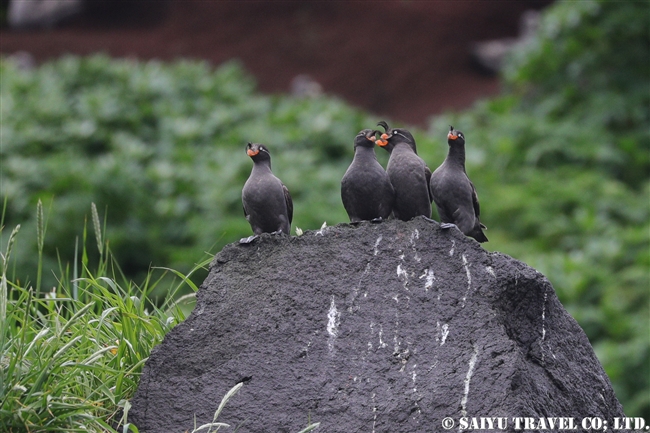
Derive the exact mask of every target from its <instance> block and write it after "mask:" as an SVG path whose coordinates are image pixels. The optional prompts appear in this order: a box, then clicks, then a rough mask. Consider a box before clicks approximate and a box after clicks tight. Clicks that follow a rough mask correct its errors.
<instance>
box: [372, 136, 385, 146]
mask: <svg viewBox="0 0 650 433" xmlns="http://www.w3.org/2000/svg"><path fill="white" fill-rule="evenodd" d="M383 135H386V134H383ZM383 135H382V137H383ZM375 144H376V145H377V146H381V147H384V146H386V145H387V144H388V141H387V140H384V139H379V140H376V141H375Z"/></svg>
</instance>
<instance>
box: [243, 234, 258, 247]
mask: <svg viewBox="0 0 650 433" xmlns="http://www.w3.org/2000/svg"><path fill="white" fill-rule="evenodd" d="M257 238H259V236H258V235H253V236H249V237H247V238H241V239H240V240H239V243H240V244H243V245H246V244H250V243H251V242H253V241H254V240H255V239H257Z"/></svg>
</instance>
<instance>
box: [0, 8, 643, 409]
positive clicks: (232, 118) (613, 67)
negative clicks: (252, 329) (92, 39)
mask: <svg viewBox="0 0 650 433" xmlns="http://www.w3.org/2000/svg"><path fill="white" fill-rule="evenodd" d="M0 73H1V88H0V97H1V100H2V106H1V109H0V116H1V131H0V132H1V140H2V145H1V146H0V164H1V165H0V182H1V192H2V195H3V197H4V198H5V199H6V201H5V206H6V209H5V213H4V214H5V220H4V224H5V225H6V226H8V227H9V228H11V227H13V226H14V225H16V224H21V225H22V230H21V233H20V236H21V238H23V240H22V241H21V242H18V243H16V247H15V250H14V262H13V266H12V270H11V272H12V274H13V275H12V277H13V278H16V279H18V280H20V281H32V282H33V281H35V280H36V276H35V275H36V264H37V260H38V257H37V252H36V211H35V209H36V203H37V201H38V200H39V199H41V200H42V201H43V202H44V203H45V206H46V209H48V208H49V209H50V210H49V212H46V218H47V237H46V240H45V249H44V251H45V252H44V264H45V266H44V268H45V269H46V271H45V272H44V275H43V287H42V288H41V290H42V291H48V290H49V289H50V288H51V287H52V286H55V285H56V284H57V283H56V278H57V275H60V267H63V268H65V267H66V266H70V264H71V262H72V260H73V258H74V257H75V256H74V251H75V247H76V245H78V244H79V243H80V242H82V240H81V239H80V237H81V236H82V233H83V227H84V224H85V221H86V220H87V218H88V216H89V214H90V205H91V203H95V204H96V205H97V207H98V209H99V211H100V213H101V214H102V215H103V217H104V218H105V220H106V228H107V236H108V239H109V242H110V248H111V250H112V252H113V253H114V254H115V256H116V257H117V259H118V260H119V261H120V266H121V268H122V270H123V271H124V273H125V274H126V275H127V276H129V277H130V278H133V279H135V280H137V279H138V278H143V277H144V275H145V274H146V273H147V271H148V269H149V268H150V267H151V266H167V267H171V268H173V269H177V270H179V271H180V272H183V273H186V272H188V271H189V270H190V269H191V268H192V267H193V266H194V264H195V263H197V262H199V261H200V260H201V258H202V257H204V254H205V253H206V252H208V253H212V254H213V253H216V252H218V251H219V250H220V249H221V247H222V246H223V245H225V244H227V243H230V242H233V241H235V240H237V239H239V238H241V237H244V236H248V235H249V234H250V227H249V226H248V223H247V222H246V221H245V219H244V218H243V212H242V208H241V196H240V194H241V187H242V186H243V184H244V182H245V180H246V178H247V177H248V174H249V173H250V168H251V161H250V159H249V158H248V157H247V156H246V154H245V151H244V145H245V143H246V142H247V141H256V142H262V143H265V144H267V145H268V146H269V147H270V149H271V153H272V157H273V169H274V171H275V173H276V174H277V175H278V176H279V177H280V178H281V179H282V180H283V181H284V183H285V184H286V185H287V186H288V188H289V189H290V191H291V193H292V196H293V199H294V203H295V215H294V224H293V227H294V228H295V227H300V228H302V229H317V228H319V227H320V226H321V224H322V223H323V222H324V221H327V223H328V224H330V225H331V224H336V223H339V222H346V221H347V216H346V213H345V210H344V209H343V206H342V204H341V201H340V193H339V186H340V179H341V177H342V175H343V173H344V172H345V170H346V168H347V166H348V164H349V163H350V161H351V158H352V153H353V152H352V140H353V138H354V136H355V135H356V133H357V132H358V131H359V130H361V129H364V128H369V127H370V128H372V127H374V125H375V124H376V123H377V121H378V120H380V119H378V118H376V117H374V116H372V115H371V114H369V113H364V112H361V111H359V110H357V109H355V108H352V107H351V106H349V105H347V104H346V103H345V102H343V101H341V100H338V99H336V98H332V97H327V96H323V97H318V98H296V97H291V96H285V95H274V96H268V95H262V94H260V93H258V92H256V90H255V82H254V80H253V79H252V77H251V76H249V75H248V74H247V73H246V71H244V70H243V69H242V68H241V66H240V65H239V64H238V63H237V62H231V63H228V64H224V65H221V66H220V67H218V68H217V69H213V68H212V67H210V66H209V65H208V64H207V63H201V62H196V61H191V62H190V61H181V62H177V63H173V64H164V63H161V62H155V61H150V62H137V61H131V60H114V59H110V58H108V57H106V56H92V57H87V58H78V57H67V58H62V59H60V60H57V61H54V62H50V63H47V64H44V65H42V66H40V67H38V68H37V69H34V70H30V71H23V70H19V69H18V68H17V66H16V65H14V64H13V63H12V62H11V61H8V60H6V59H5V60H3V61H2V62H1V63H0ZM504 87H505V91H504V94H503V96H501V97H499V98H496V99H492V100H488V101H483V102H481V103H478V104H477V105H476V106H475V107H474V108H473V109H471V110H468V111H466V112H463V113H449V114H446V115H443V116H439V117H436V118H433V119H431V122H430V124H429V126H428V128H427V129H426V130H423V129H416V128H413V129H412V131H413V133H414V135H415V137H416V139H417V142H418V150H419V153H420V155H421V156H422V157H423V158H424V159H425V160H426V161H427V162H428V164H429V166H430V167H432V169H435V167H437V165H438V164H440V163H441V162H442V160H443V159H444V157H445V155H446V151H447V144H446V131H447V129H448V125H449V124H453V125H454V126H455V127H457V128H458V129H460V130H462V131H463V132H464V133H465V136H466V138H467V154H468V156H467V157H468V161H467V169H468V173H469V175H470V177H471V178H472V180H473V182H474V184H475V185H476V187H477V190H478V193H479V197H480V199H481V205H482V214H483V215H482V220H483V222H484V223H485V224H486V225H487V226H488V227H489V228H490V229H489V232H488V236H489V238H490V242H489V243H488V244H485V245H484V246H485V247H486V248H487V249H489V250H492V251H501V252H504V253H507V254H509V255H511V256H513V257H515V258H517V259H520V260H522V261H524V262H526V263H528V264H529V265H531V266H533V267H535V268H537V269H538V270H540V271H541V272H542V273H544V274H545V275H546V276H547V277H548V278H549V279H550V280H551V282H552V283H553V285H554V287H555V289H556V291H557V292H558V295H559V297H560V299H561V300H562V302H563V304H564V305H565V306H566V308H567V309H568V310H569V312H570V313H571V314H572V315H573V317H575V318H576V320H577V321H578V322H579V323H580V325H581V326H582V327H583V328H584V330H585V331H586V333H587V335H588V336H589V339H590V341H591V342H592V344H593V345H594V348H595V350H596V353H597V355H598V358H599V359H600V360H601V362H602V363H603V365H604V367H605V369H606V371H607V373H608V375H609V377H610V379H611V380H612V382H613V384H614V387H615V390H616V393H617V396H618V398H619V399H620V400H621V402H622V403H623V405H624V409H625V412H626V414H627V415H628V416H642V417H645V418H646V419H650V180H649V179H650V176H649V174H650V14H649V13H648V5H647V3H646V2H606V1H581V2H573V1H565V2H558V3H556V4H554V5H553V6H552V7H550V8H548V9H547V11H546V12H545V14H544V17H543V20H542V23H541V28H540V30H539V32H538V34H537V36H536V37H535V38H533V39H531V40H529V41H527V42H526V43H525V44H523V45H521V46H519V47H518V48H517V50H516V51H515V52H514V53H513V55H512V56H511V57H510V59H509V60H508V62H507V65H506V71H505V73H504ZM387 120H388V121H389V123H390V119H387ZM407 126H408V125H407ZM378 156H379V157H380V161H382V162H383V163H385V162H386V160H387V155H386V153H385V152H382V151H378ZM434 217H436V216H435V215H434ZM5 232H6V231H5ZM5 232H3V239H2V241H3V243H4V242H6V239H4V237H6V236H5V235H4V233H5ZM28 236H32V237H33V239H27V238H28ZM2 249H3V250H4V244H3V245H2ZM48 269H51V271H47V270H48ZM205 276H206V274H205V273H203V274H196V280H197V282H201V281H202V279H203V278H205Z"/></svg>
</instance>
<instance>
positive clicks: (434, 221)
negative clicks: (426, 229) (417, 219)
mask: <svg viewBox="0 0 650 433" xmlns="http://www.w3.org/2000/svg"><path fill="white" fill-rule="evenodd" d="M422 218H424V220H425V221H429V222H430V223H437V222H438V221H436V220H434V219H433V218H429V217H425V216H423V217H422Z"/></svg>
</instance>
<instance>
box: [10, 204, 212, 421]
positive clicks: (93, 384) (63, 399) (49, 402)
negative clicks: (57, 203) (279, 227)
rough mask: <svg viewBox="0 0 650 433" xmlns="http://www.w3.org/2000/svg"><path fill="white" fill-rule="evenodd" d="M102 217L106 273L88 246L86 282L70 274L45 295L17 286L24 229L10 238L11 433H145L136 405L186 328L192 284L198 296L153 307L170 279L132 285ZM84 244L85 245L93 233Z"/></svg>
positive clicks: (41, 226) (83, 269) (41, 225)
mask: <svg viewBox="0 0 650 433" xmlns="http://www.w3.org/2000/svg"><path fill="white" fill-rule="evenodd" d="M37 209H38V211H37V215H38V217H37V219H38V244H39V245H42V243H43V240H44V239H43V236H45V231H46V230H45V229H46V224H45V219H44V218H43V212H42V206H40V202H38V206H37ZM92 209H93V212H92V215H93V223H94V224H93V226H94V228H95V235H96V240H97V247H98V248H97V249H98V250H99V251H100V252H101V253H100V259H99V261H98V262H97V264H96V269H95V270H94V271H93V272H91V271H90V270H89V266H90V265H89V261H88V254H87V252H88V251H87V249H86V246H85V245H86V242H84V243H83V244H82V248H81V250H80V257H79V259H78V260H77V261H76V262H78V263H79V264H80V268H79V272H78V274H77V272H76V270H73V271H71V270H70V269H69V268H67V267H66V268H63V267H61V268H60V269H59V275H60V278H59V283H58V284H57V286H56V287H54V288H53V289H52V290H51V291H48V292H47V293H45V294H44V296H36V295H35V293H34V292H33V291H32V290H30V289H28V288H27V286H20V285H18V284H16V283H15V282H13V281H12V280H10V279H8V278H7V274H8V266H9V264H10V263H11V261H12V252H13V251H15V248H16V247H17V246H18V245H19V244H20V241H21V239H20V235H21V228H20V226H17V227H16V228H15V229H14V230H13V232H11V234H10V235H9V236H8V237H7V246H6V249H4V250H3V251H2V257H1V258H2V262H1V263H0V264H1V265H2V279H1V280H0V289H1V292H0V325H1V326H0V328H1V329H2V333H1V334H0V348H1V351H0V366H1V368H2V371H1V372H0V425H2V427H3V429H2V431H3V432H26V431H29V432H52V431H65V432H73V431H75V432H76V431H84V432H88V431H91V432H105V431H110V432H114V431H115V430H114V429H113V427H115V426H117V425H118V424H122V425H124V426H125V427H124V428H125V429H126V428H129V427H131V430H132V431H137V429H135V427H134V426H130V425H129V424H128V423H127V424H125V420H126V418H127V415H128V408H129V403H128V399H130V398H131V397H132V396H133V394H134V392H135V390H136V388H137V384H138V379H139V376H140V372H141V370H142V367H143V365H144V362H145V361H146V360H147V359H148V357H149V353H150V352H151V349H152V348H153V347H154V346H155V345H157V344H158V343H160V342H161V341H162V339H163V337H164V336H165V334H166V333H167V332H168V331H169V330H170V329H171V328H172V327H173V326H174V325H175V324H177V323H179V322H181V321H183V320H185V313H184V310H183V309H182V308H181V307H182V306H183V304H184V303H186V302H187V299H188V298H189V297H180V298H179V297H178V296H177V294H178V292H179V288H180V287H181V285H184V284H187V285H188V286H189V287H190V288H191V289H192V290H194V291H196V290H197V288H196V286H194V285H193V284H192V283H191V282H189V281H188V280H186V279H184V278H181V279H180V283H177V284H175V285H174V286H172V287H170V288H169V289H170V290H169V295H168V296H167V297H166V299H165V300H164V301H162V302H161V305H160V307H156V306H153V305H151V303H149V302H147V297H148V295H149V294H150V293H151V291H152V290H153V289H154V288H155V287H156V286H157V285H158V284H160V282H161V281H162V279H161V278H160V277H162V276H163V275H164V273H165V271H164V270H158V271H156V272H155V273H154V272H152V273H150V274H149V277H150V278H148V279H146V280H145V281H144V283H143V284H142V285H140V286H137V285H135V284H133V283H132V282H130V281H127V280H126V279H125V278H124V276H123V275H121V273H120V271H119V268H118V266H117V264H116V263H115V261H114V260H113V256H112V255H111V253H110V251H109V249H108V245H107V244H106V243H103V242H102V232H101V231H100V230H99V227H100V224H99V217H98V214H97V212H96V211H95V208H94V206H93V208H92ZM2 234H3V235H4V232H3V233H2ZM83 237H84V241H85V240H86V230H85V228H84V230H83ZM208 262H209V259H206V261H204V262H203V263H201V266H204V265H206V264H207V263H208ZM154 275H158V277H156V278H154ZM119 282H122V283H119ZM124 431H126V430H124Z"/></svg>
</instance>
